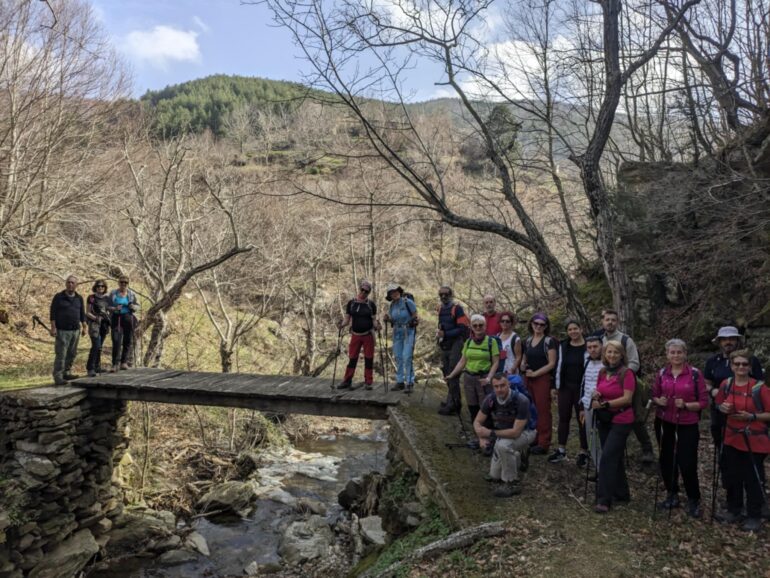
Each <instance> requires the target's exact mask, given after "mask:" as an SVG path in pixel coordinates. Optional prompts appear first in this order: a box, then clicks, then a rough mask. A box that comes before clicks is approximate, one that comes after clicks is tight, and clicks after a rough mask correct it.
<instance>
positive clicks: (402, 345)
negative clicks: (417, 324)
mask: <svg viewBox="0 0 770 578" xmlns="http://www.w3.org/2000/svg"><path fill="white" fill-rule="evenodd" d="M414 340H415V330H414V327H407V326H406V325H394V326H393V357H395V358H396V383H409V384H413V383H414V366H413V365H412V354H413V353H414Z"/></svg>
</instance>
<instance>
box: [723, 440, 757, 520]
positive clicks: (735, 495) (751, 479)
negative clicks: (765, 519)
mask: <svg viewBox="0 0 770 578" xmlns="http://www.w3.org/2000/svg"><path fill="white" fill-rule="evenodd" d="M723 452H724V472H723V474H724V480H725V488H726V489H727V509H728V510H730V511H731V512H733V513H734V514H739V513H740V512H741V509H742V508H743V493H744V491H745V492H746V515H747V516H748V517H749V518H759V517H761V515H762V502H763V497H762V486H761V485H760V483H759V482H758V481H757V473H756V472H755V471H754V465H753V464H752V461H751V456H752V455H751V454H750V453H749V452H744V451H741V450H738V449H735V448H734V447H732V446H728V445H726V446H725V447H724V450H723ZM766 455H767V454H757V453H755V454H754V464H756V466H757V470H758V471H762V469H763V468H764V467H765V456H766Z"/></svg>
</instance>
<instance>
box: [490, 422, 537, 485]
mask: <svg viewBox="0 0 770 578" xmlns="http://www.w3.org/2000/svg"><path fill="white" fill-rule="evenodd" d="M536 436H537V433H536V432H535V430H533V429H525V430H524V431H522V432H521V435H520V436H519V437H517V438H516V439H509V438H497V441H495V449H494V451H493V452H492V462H491V463H490V464H489V475H490V476H491V477H492V478H494V479H495V480H502V481H504V482H513V481H514V480H516V481H518V479H519V467H520V466H521V453H522V452H526V451H527V448H528V447H529V446H530V445H531V444H532V442H534V441H535V437H536Z"/></svg>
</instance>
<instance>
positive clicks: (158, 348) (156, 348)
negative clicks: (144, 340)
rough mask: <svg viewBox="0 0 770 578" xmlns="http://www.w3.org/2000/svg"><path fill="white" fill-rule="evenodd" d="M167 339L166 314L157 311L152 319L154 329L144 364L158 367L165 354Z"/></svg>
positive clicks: (145, 353)
mask: <svg viewBox="0 0 770 578" xmlns="http://www.w3.org/2000/svg"><path fill="white" fill-rule="evenodd" d="M165 339H166V314H165V313H163V312H162V311H161V312H159V313H156V314H155V316H154V318H153V320H152V331H151V332H150V342H149V343H148V344H147V351H145V352H144V366H145V367H158V366H159V365H160V358H161V357H162V356H163V345H164V342H165Z"/></svg>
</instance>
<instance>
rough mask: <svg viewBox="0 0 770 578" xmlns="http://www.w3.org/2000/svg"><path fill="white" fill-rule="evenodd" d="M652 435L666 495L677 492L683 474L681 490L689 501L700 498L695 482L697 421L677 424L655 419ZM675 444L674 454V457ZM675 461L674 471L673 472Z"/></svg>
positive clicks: (698, 435) (698, 486)
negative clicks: (656, 445)
mask: <svg viewBox="0 0 770 578" xmlns="http://www.w3.org/2000/svg"><path fill="white" fill-rule="evenodd" d="M655 437H656V438H657V440H658V447H659V448H660V457H659V459H658V461H659V463H660V473H661V476H663V484H664V485H665V486H666V491H667V492H668V493H669V494H677V493H679V474H681V475H682V482H683V483H684V490H685V492H686V493H687V497H688V498H689V499H690V500H695V501H700V497H701V496H700V483H699V481H698V442H699V441H700V432H699V431H698V424H697V423H694V424H689V425H681V424H680V425H678V426H677V425H676V424H673V423H671V422H667V421H663V420H661V419H660V418H657V417H656V418H655ZM674 445H676V456H674ZM674 464H676V469H677V472H676V474H675V473H674Z"/></svg>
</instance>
